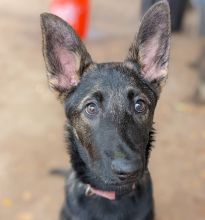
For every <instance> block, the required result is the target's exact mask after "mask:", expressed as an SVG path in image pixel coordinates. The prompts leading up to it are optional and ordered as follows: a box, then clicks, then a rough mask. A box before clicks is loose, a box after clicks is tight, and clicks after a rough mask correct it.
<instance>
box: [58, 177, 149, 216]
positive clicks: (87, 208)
mask: <svg viewBox="0 0 205 220" xmlns="http://www.w3.org/2000/svg"><path fill="white" fill-rule="evenodd" d="M70 180H71V179H70ZM152 211H153V202H152V194H151V191H150V189H149V184H148V185H147V186H145V188H143V191H142V192H137V191H135V192H132V193H131V194H130V195H129V196H125V197H124V198H122V199H120V200H116V201H110V200H108V199H105V198H102V197H99V196H96V195H92V196H86V195H85V187H84V185H82V184H81V183H79V182H78V181H77V180H74V179H72V182H69V183H68V184H66V198H65V204H64V207H63V210H62V218H61V220H147V219H148V220H151V219H152V218H151V217H150V218H147V216H149V215H151V213H152Z"/></svg>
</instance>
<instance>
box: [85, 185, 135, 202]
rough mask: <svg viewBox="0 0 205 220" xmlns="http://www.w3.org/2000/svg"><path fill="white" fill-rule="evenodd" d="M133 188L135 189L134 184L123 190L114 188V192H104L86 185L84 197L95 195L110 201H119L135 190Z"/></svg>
mask: <svg viewBox="0 0 205 220" xmlns="http://www.w3.org/2000/svg"><path fill="white" fill-rule="evenodd" d="M135 188H136V183H133V184H132V185H129V186H124V187H123V188H116V190H115V191H104V190H100V189H96V188H94V187H91V186H90V185H88V186H87V189H86V195H87V196H92V195H96V196H100V197H103V198H106V199H109V200H111V201H112V200H116V199H120V198H121V197H123V196H125V195H127V194H129V193H131V192H132V191H134V190H135Z"/></svg>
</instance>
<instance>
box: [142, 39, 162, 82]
mask: <svg viewBox="0 0 205 220" xmlns="http://www.w3.org/2000/svg"><path fill="white" fill-rule="evenodd" d="M159 37H160V36H159V35H156V36H155V37H153V38H152V39H151V40H150V41H149V42H145V43H144V44H143V45H141V49H140V53H139V57H140V62H141V66H142V74H143V76H144V78H145V79H147V80H153V79H156V78H160V77H162V76H164V75H166V72H165V68H164V69H162V67H161V66H158V64H157V63H156V56H157V53H158V52H159V51H158V50H159V48H160V45H159V42H160V41H159Z"/></svg>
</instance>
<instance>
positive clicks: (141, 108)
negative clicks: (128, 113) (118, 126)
mask: <svg viewBox="0 0 205 220" xmlns="http://www.w3.org/2000/svg"><path fill="white" fill-rule="evenodd" d="M146 108H147V106H146V103H145V101H144V100H142V99H138V100H137V101H136V102H135V111H136V112H137V113H143V112H145V110H146Z"/></svg>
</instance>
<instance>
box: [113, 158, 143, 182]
mask: <svg viewBox="0 0 205 220" xmlns="http://www.w3.org/2000/svg"><path fill="white" fill-rule="evenodd" d="M111 168H112V171H113V173H114V174H115V175H117V176H118V178H119V179H120V180H125V179H126V178H128V177H132V176H135V175H136V173H137V172H138V171H139V169H140V164H139V161H137V160H132V161H129V160H125V159H115V160H113V161H112V164H111Z"/></svg>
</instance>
